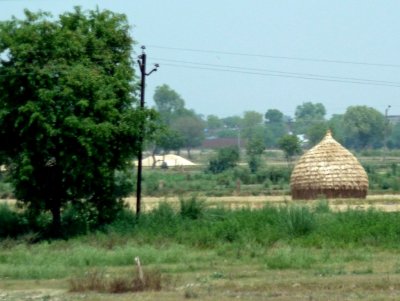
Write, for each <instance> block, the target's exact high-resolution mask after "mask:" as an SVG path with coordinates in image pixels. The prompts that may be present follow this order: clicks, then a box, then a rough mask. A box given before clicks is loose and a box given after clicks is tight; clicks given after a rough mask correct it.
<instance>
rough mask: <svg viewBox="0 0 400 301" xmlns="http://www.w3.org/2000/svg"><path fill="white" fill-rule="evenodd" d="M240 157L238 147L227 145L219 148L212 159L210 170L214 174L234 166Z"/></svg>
mask: <svg viewBox="0 0 400 301" xmlns="http://www.w3.org/2000/svg"><path fill="white" fill-rule="evenodd" d="M239 159H240V154H239V149H238V148H237V147H225V148H221V149H219V150H218V153H217V156H216V157H215V158H213V159H211V160H210V162H209V166H208V171H209V172H211V173H214V174H217V173H221V172H223V171H225V170H227V169H230V168H234V167H235V166H236V164H237V163H238V161H239Z"/></svg>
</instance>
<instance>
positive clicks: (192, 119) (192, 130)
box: [171, 114, 204, 158]
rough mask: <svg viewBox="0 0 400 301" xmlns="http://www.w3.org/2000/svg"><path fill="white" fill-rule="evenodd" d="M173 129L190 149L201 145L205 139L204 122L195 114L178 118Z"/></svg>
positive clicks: (188, 149)
mask: <svg viewBox="0 0 400 301" xmlns="http://www.w3.org/2000/svg"><path fill="white" fill-rule="evenodd" d="M171 127H172V129H173V130H174V131H175V132H176V133H178V134H179V136H180V137H181V139H182V146H183V147H185V148H186V149H187V151H188V157H189V158H190V156H191V155H190V150H191V149H192V148H194V147H197V146H200V145H201V143H202V142H203V140H204V122H203V120H202V119H201V118H200V117H199V116H196V115H195V114H187V115H184V116H182V117H179V118H178V119H176V120H175V121H174V122H173V124H172V125H171Z"/></svg>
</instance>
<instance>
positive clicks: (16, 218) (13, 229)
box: [0, 204, 27, 237]
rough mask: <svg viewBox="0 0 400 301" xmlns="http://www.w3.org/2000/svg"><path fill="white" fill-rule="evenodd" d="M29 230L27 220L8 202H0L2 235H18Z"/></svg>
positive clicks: (0, 228)
mask: <svg viewBox="0 0 400 301" xmlns="http://www.w3.org/2000/svg"><path fill="white" fill-rule="evenodd" d="M26 230H27V222H26V220H25V219H24V218H23V216H22V215H21V214H18V213H17V212H16V211H14V210H12V209H11V208H10V206H9V205H8V204H0V237H17V236H18V235H20V234H22V233H24V232H25V231H26Z"/></svg>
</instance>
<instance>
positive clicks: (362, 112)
mask: <svg viewBox="0 0 400 301" xmlns="http://www.w3.org/2000/svg"><path fill="white" fill-rule="evenodd" d="M343 126H344V129H345V133H346V145H348V146H350V147H354V148H355V149H364V148H367V147H377V146H382V144H383V140H384V139H383V138H384V131H385V117H384V115H383V114H382V113H380V112H379V111H377V110H376V109H374V108H370V107H367V106H352V107H349V108H348V109H347V110H346V113H345V114H344V116H343Z"/></svg>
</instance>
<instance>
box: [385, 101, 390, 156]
mask: <svg viewBox="0 0 400 301" xmlns="http://www.w3.org/2000/svg"><path fill="white" fill-rule="evenodd" d="M390 108H391V105H388V106H387V108H386V110H385V128H384V134H383V135H384V136H383V144H384V145H383V146H384V150H383V162H385V161H386V153H387V151H388V147H387V138H388V137H387V136H388V128H389V120H388V112H389V109H390Z"/></svg>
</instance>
